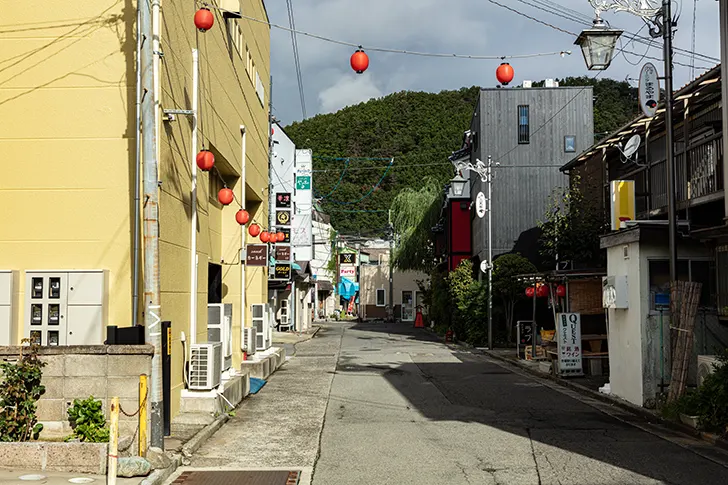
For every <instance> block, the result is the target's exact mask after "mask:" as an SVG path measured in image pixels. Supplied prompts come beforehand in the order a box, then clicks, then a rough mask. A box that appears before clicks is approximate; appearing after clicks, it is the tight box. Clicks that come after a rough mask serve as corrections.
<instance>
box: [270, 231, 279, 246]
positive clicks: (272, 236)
mask: <svg viewBox="0 0 728 485" xmlns="http://www.w3.org/2000/svg"><path fill="white" fill-rule="evenodd" d="M270 242H271V244H275V243H277V242H278V233H277V232H273V231H271V232H270Z"/></svg>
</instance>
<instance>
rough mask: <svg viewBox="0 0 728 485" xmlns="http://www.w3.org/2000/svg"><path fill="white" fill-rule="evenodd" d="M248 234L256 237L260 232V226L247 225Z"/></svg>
mask: <svg viewBox="0 0 728 485" xmlns="http://www.w3.org/2000/svg"><path fill="white" fill-rule="evenodd" d="M248 234H250V235H251V236H253V237H258V234H260V226H259V225H258V224H251V225H249V226H248Z"/></svg>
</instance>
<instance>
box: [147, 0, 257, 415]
mask: <svg viewBox="0 0 728 485" xmlns="http://www.w3.org/2000/svg"><path fill="white" fill-rule="evenodd" d="M241 3H242V11H243V12H245V15H249V16H252V17H255V18H259V19H266V18H267V17H266V14H265V10H264V7H263V4H262V2H261V1H260V0H242V2H241ZM162 11H163V15H162V19H161V38H160V40H161V49H162V51H163V53H164V57H163V61H162V63H161V66H160V77H161V96H160V104H161V108H162V109H190V108H191V93H192V49H197V50H198V55H199V76H200V78H199V83H200V87H199V121H198V149H202V148H203V147H204V148H207V149H209V150H211V151H212V152H213V153H214V154H215V169H213V170H212V171H210V172H207V173H206V172H201V171H198V172H197V205H198V221H197V226H198V227H197V256H198V280H197V332H196V335H195V340H196V341H197V342H206V341H207V302H208V295H207V286H208V285H207V282H208V263H213V264H220V265H221V266H222V274H223V277H222V281H223V291H222V301H223V303H232V304H233V351H234V355H233V365H234V366H239V364H240V361H241V359H242V351H241V344H242V342H241V333H242V332H241V325H242V324H243V320H244V321H245V322H248V323H247V325H248V326H249V325H250V323H249V321H250V320H249V308H250V305H251V304H253V303H265V302H266V299H267V270H266V269H252V268H248V270H247V271H246V283H245V285H246V307H247V310H246V313H247V314H248V318H246V319H243V318H242V313H241V261H240V253H241V251H240V250H241V247H242V237H243V231H245V230H246V228H244V227H243V228H241V226H240V225H239V224H238V223H237V222H236V220H235V213H236V212H237V211H238V210H239V209H240V208H241V206H242V205H243V201H244V200H246V201H247V205H248V210H249V211H250V212H251V219H253V220H257V221H259V222H260V223H261V224H262V225H263V227H266V226H267V224H265V221H267V207H268V203H267V198H268V190H267V187H268V136H269V131H268V99H267V96H268V94H269V93H268V91H269V88H268V87H269V81H268V80H269V79H270V67H269V66H270V30H269V27H268V26H267V25H265V24H261V23H257V22H251V21H247V20H244V19H231V20H226V19H224V18H223V16H222V14H221V12H220V11H219V10H217V9H215V8H212V12H213V13H214V15H215V24H214V26H213V27H212V29H210V30H208V31H207V32H204V33H201V32H198V31H197V30H196V29H195V28H194V23H193V21H192V19H193V17H194V14H195V11H196V6H195V3H194V2H165V4H164V6H163V10H162ZM238 28H239V29H240V34H238V35H237V37H233V36H231V35H230V30H231V29H238ZM233 31H234V30H233ZM246 46H247V52H249V53H250V56H251V58H252V61H253V62H254V64H255V69H256V70H257V71H258V73H259V75H260V78H261V80H262V81H263V84H264V86H265V91H266V98H265V103H262V102H261V101H260V100H259V98H258V96H257V94H256V90H255V75H254V73H253V74H252V75H251V74H250V73H251V72H252V71H250V70H249V69H248V65H249V64H248V58H247V57H248V54H247V52H246ZM161 124H162V126H161V127H160V150H161V152H160V179H161V181H162V187H161V195H160V251H161V252H160V258H161V260H160V264H161V271H160V273H161V274H160V278H161V291H162V294H161V297H162V318H163V319H164V320H171V321H172V335H173V357H172V415H173V416H174V415H175V414H176V413H177V410H178V406H179V396H180V393H181V391H182V389H183V387H184V384H183V380H182V372H183V358H182V355H183V354H182V346H181V342H180V337H181V333H182V332H185V334H186V335H188V337H190V334H189V332H190V318H189V309H190V302H189V299H190V293H189V284H190V283H189V281H190V271H191V266H190V244H191V203H190V201H191V164H192V163H195V162H194V158H192V152H191V150H192V148H191V142H192V129H191V124H190V121H189V119H187V118H186V117H184V116H177V119H176V121H172V122H170V121H162V122H161ZM243 132H244V135H243ZM243 138H245V143H243ZM243 163H245V170H244V169H243ZM243 174H245V181H243V180H242V177H243ZM211 177H212V178H213V180H212V181H211ZM215 178H217V180H215ZM223 184H227V186H228V187H229V188H231V189H232V190H233V191H234V193H235V197H236V200H235V201H234V202H233V203H232V204H230V205H229V206H227V207H223V206H222V205H221V204H220V203H219V202H218V201H217V190H218V189H219V188H220V187H222V186H223ZM246 234H247V233H246ZM252 242H255V241H252ZM258 242H259V241H258ZM170 266H171V267H172V268H170V269H169V270H168V268H169V267H170ZM189 342H190V338H188V343H189Z"/></svg>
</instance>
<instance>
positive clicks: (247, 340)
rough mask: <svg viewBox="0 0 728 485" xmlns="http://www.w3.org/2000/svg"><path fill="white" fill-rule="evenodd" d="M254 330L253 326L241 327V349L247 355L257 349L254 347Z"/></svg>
mask: <svg viewBox="0 0 728 485" xmlns="http://www.w3.org/2000/svg"><path fill="white" fill-rule="evenodd" d="M255 338H256V332H255V328H254V327H245V328H243V350H244V351H245V353H246V354H248V355H253V354H254V353H255V351H256V350H257V349H256V348H255Z"/></svg>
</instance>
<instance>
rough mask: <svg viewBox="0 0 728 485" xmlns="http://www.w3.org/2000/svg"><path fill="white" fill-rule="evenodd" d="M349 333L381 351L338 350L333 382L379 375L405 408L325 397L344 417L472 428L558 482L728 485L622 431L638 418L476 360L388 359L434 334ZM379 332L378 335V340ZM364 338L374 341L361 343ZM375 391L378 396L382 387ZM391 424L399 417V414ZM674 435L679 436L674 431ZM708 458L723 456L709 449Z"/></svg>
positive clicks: (672, 450)
mask: <svg viewBox="0 0 728 485" xmlns="http://www.w3.org/2000/svg"><path fill="white" fill-rule="evenodd" d="M351 330H361V331H363V332H367V334H365V335H361V336H359V335H357V334H356V333H354V332H352V333H348V332H347V333H348V335H350V336H356V337H357V338H358V337H363V338H365V339H364V340H362V341H361V343H362V345H363V346H371V348H379V347H383V348H384V351H383V353H381V354H378V355H377V354H375V353H368V352H366V353H363V352H361V350H363V349H351V350H349V351H347V352H342V354H341V356H340V359H339V364H338V366H337V369H336V374H337V377H340V378H343V379H346V376H361V377H364V376H372V377H374V378H376V377H377V376H381V378H383V379H384V380H386V382H387V384H389V386H391V388H392V389H394V390H396V391H397V393H399V394H400V395H401V396H402V397H403V398H404V399H405V401H406V404H405V405H399V406H397V405H396V403H397V402H398V401H399V400H398V399H396V398H395V397H394V396H392V395H382V396H379V397H377V396H376V394H374V395H371V397H367V398H365V401H366V402H364V401H361V402H357V401H355V400H352V399H351V398H350V397H349V396H342V397H341V398H339V397H337V396H335V395H333V394H332V399H335V400H341V401H342V402H343V403H344V404H347V403H348V404H347V407H348V406H354V408H353V409H351V410H350V412H351V413H352V415H356V413H366V412H369V411H367V410H368V409H369V408H384V409H391V411H389V412H392V413H407V412H410V410H416V411H418V412H419V413H421V414H422V416H424V417H425V418H427V419H428V420H430V421H440V422H463V423H479V424H482V425H485V426H488V427H490V428H493V429H495V430H500V431H503V432H506V433H509V434H511V435H517V436H519V437H522V438H524V439H527V440H531V449H532V450H533V454H534V459H536V457H540V460H541V461H538V460H537V462H538V463H539V466H540V465H541V463H543V460H546V462H548V463H549V465H551V466H552V468H553V470H552V472H553V473H556V474H558V475H559V476H564V475H565V474H566V475H568V473H567V472H566V471H565V470H567V469H570V468H571V467H575V466H579V467H582V466H587V467H592V468H593V470H591V471H590V473H593V479H594V480H593V481H590V482H589V483H600V484H617V483H624V482H622V481H617V480H619V479H618V478H617V476H615V475H613V474H614V469H613V468H611V467H606V466H603V465H600V463H602V464H608V465H611V466H612V467H617V468H619V469H622V470H628V471H631V472H633V473H635V474H639V475H641V476H642V477H646V478H651V479H653V480H659V481H660V483H669V484H695V485H712V484H717V483H728V469H727V468H725V467H723V466H721V465H719V464H717V463H715V462H713V461H710V460H707V459H704V458H702V457H700V456H699V455H697V454H694V453H691V452H689V451H687V450H686V449H685V448H684V447H682V446H678V445H677V444H674V443H672V442H670V441H667V440H665V439H662V438H660V437H657V436H655V435H653V434H651V433H648V432H646V431H643V430H642V429H639V428H637V427H635V426H633V425H632V424H630V423H631V422H634V423H635V424H638V425H639V424H644V420H643V419H642V418H640V417H637V416H632V415H631V414H630V415H626V414H625V416H626V417H623V416H621V415H620V419H617V418H615V417H612V416H610V415H607V414H605V413H603V412H601V411H599V410H598V409H596V408H594V407H592V406H590V405H588V404H586V403H585V402H582V401H581V400H577V399H574V398H572V397H570V396H569V395H567V394H564V393H561V392H556V391H554V390H553V389H551V388H549V387H547V386H545V385H544V384H543V383H541V382H539V381H538V380H535V379H533V378H529V377H527V376H523V375H521V374H516V373H514V372H512V371H510V370H509V369H508V368H506V367H503V366H502V365H499V364H497V363H495V362H494V361H492V360H491V359H489V358H487V357H485V356H483V355H479V354H473V353H469V352H466V351H455V352H447V351H446V350H445V349H443V348H442V347H440V348H439V349H437V348H433V349H431V350H430V349H428V348H427V347H424V348H423V347H418V348H417V350H416V351H414V352H413V351H409V350H406V349H405V350H402V349H401V348H400V347H399V346H397V347H396V348H392V349H391V351H389V352H388V351H387V348H386V347H387V346H388V345H391V344H390V342H389V340H390V339H394V340H397V341H399V342H402V337H404V338H405V340H407V341H417V342H435V341H436V337H434V336H433V335H431V334H429V333H427V332H425V331H423V330H421V329H414V328H411V327H410V326H408V325H405V324H386V323H384V322H364V323H358V324H356V325H355V326H353V327H352V328H351ZM377 333H381V334H382V336H381V337H377V335H376V334H377ZM385 335H386V337H385ZM372 336H373V337H374V339H371V340H369V339H366V337H372ZM377 341H379V342H377ZM395 350H396V351H397V352H395ZM398 354H407V355H408V357H407V358H406V359H405V360H410V361H411V362H406V361H405V362H403V358H402V356H401V355H398ZM370 359H371V360H370ZM438 360H440V362H437V361H438ZM370 378H371V377H370ZM381 389H382V391H381V392H382V393H386V392H387V391H386V389H388V387H387V386H382V387H381ZM356 406H360V407H356ZM342 408H343V406H342ZM342 412H343V411H342ZM404 416H407V415H406V414H402V419H404ZM393 417H394V419H400V415H399V414H393ZM661 432H662V430H661ZM665 432H666V433H670V431H667V430H665ZM674 436H676V437H681V438H684V436H683V435H680V434H678V433H674ZM463 439H465V438H463ZM494 440H497V437H494ZM706 448H710V447H709V445H706ZM564 452H567V453H564ZM706 452H707V453H718V454H720V453H721V452H719V451H717V450H716V449H712V451H710V450H709V451H706ZM504 453H508V451H507V450H504ZM540 454H542V455H540ZM571 454H575V455H581V456H583V457H587V458H589V459H591V460H595V461H596V462H600V463H595V462H590V461H589V460H586V461H584V463H585V465H581V464H579V465H577V464H576V463H574V461H573V460H574V458H573V455H571ZM723 458H725V457H723ZM642 477H636V476H635V477H631V481H630V483H643V481H645V478H642Z"/></svg>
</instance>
